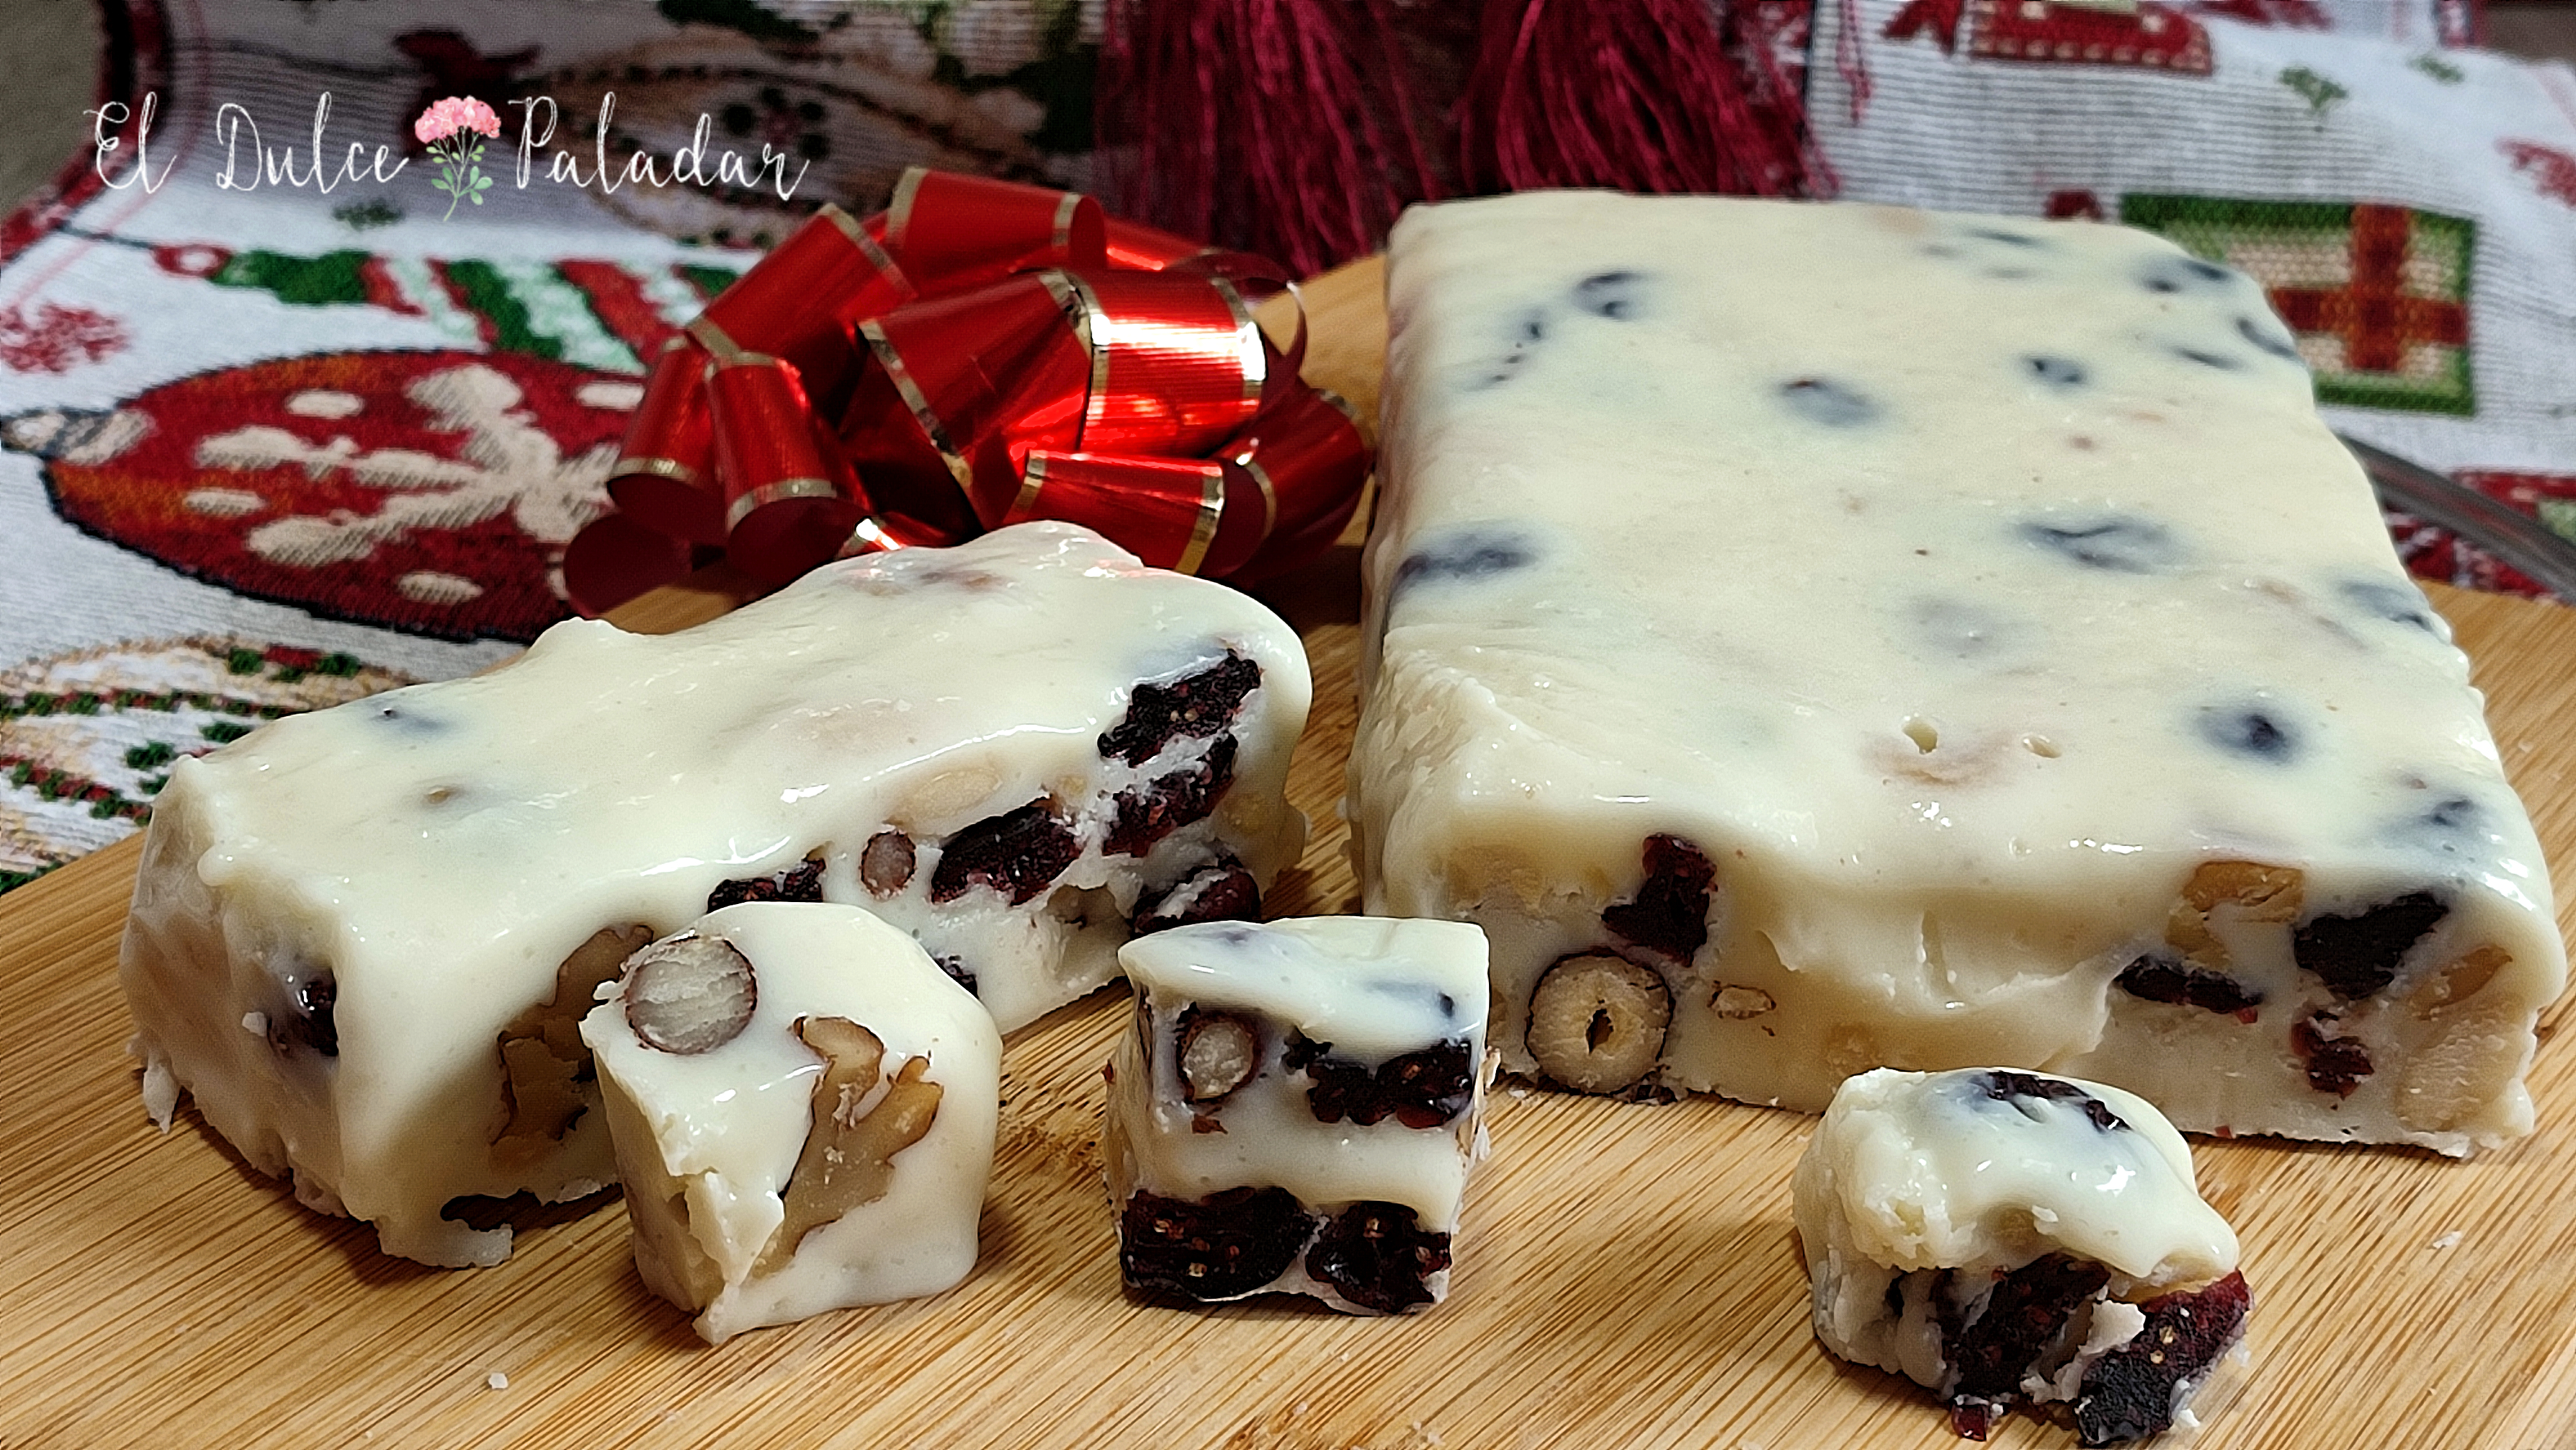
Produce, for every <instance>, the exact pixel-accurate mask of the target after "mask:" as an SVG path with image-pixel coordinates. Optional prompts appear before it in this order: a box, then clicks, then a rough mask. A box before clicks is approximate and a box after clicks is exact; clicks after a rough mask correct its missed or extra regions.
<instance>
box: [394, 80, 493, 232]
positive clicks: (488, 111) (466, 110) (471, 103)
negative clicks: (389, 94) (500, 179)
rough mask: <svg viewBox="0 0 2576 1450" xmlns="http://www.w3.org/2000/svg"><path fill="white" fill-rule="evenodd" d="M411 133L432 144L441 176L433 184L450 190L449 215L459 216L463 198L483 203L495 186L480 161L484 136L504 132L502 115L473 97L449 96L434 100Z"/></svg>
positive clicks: (433, 156)
mask: <svg viewBox="0 0 2576 1450" xmlns="http://www.w3.org/2000/svg"><path fill="white" fill-rule="evenodd" d="M411 133H412V134H413V135H414V136H417V137H419V138H420V139H421V140H423V141H426V142H428V143H429V155H430V159H431V160H433V161H436V162H437V163H438V179H437V180H436V181H433V182H431V183H430V185H432V186H434V187H437V188H438V189H439V190H441V191H443V192H446V193H447V196H448V202H447V215H448V216H449V217H452V216H454V215H456V204H457V203H458V202H460V201H471V202H473V203H474V204H475V205H476V206H481V205H482V204H483V193H484V192H485V191H487V190H489V189H491V186H492V178H490V177H488V176H485V175H484V174H483V168H482V167H481V166H480V165H479V164H478V163H479V162H481V161H482V159H483V138H484V137H486V136H498V135H500V134H501V118H500V117H499V116H497V115H494V114H493V113H492V108H491V107H490V106H487V105H485V104H483V103H482V102H481V101H478V100H476V99H475V98H473V97H472V96H449V97H447V98H446V99H445V100H442V101H433V102H431V103H430V107H429V109H428V110H425V111H423V112H421V113H420V118H419V119H418V120H416V121H414V122H412V123H411ZM442 143H444V144H442ZM440 220H442V221H444V220H446V218H445V217H442V218H440Z"/></svg>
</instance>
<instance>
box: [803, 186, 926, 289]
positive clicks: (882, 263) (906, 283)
mask: <svg viewBox="0 0 2576 1450" xmlns="http://www.w3.org/2000/svg"><path fill="white" fill-rule="evenodd" d="M919 169H920V168H918V167H915V168H914V170H919ZM816 215H817V216H824V217H829V218H830V219H831V222H832V225H834V226H836V227H839V228H840V229H841V235H842V236H845V237H848V238H849V239H850V245H851V246H853V247H856V248H858V250H859V255H860V256H862V257H865V258H867V259H868V265H869V266H871V267H874V268H876V269H877V271H879V272H881V273H883V274H884V275H885V279H886V280H887V281H889V282H892V283H893V284H894V285H895V286H896V287H897V288H899V289H901V291H902V292H903V295H904V296H906V297H918V296H920V295H921V292H920V289H918V288H916V287H914V286H913V285H912V279H911V278H910V277H907V276H905V275H903V268H902V267H900V266H897V265H896V264H895V260H894V256H893V254H892V253H890V252H888V251H887V250H886V249H885V248H884V247H881V246H879V245H877V239H876V238H874V237H872V236H869V235H868V229H867V228H866V227H865V226H862V225H861V224H860V222H859V219H858V218H857V217H854V216H852V215H850V214H849V213H848V212H845V211H843V210H841V209H840V208H839V207H837V206H834V205H832V204H831V203H830V202H828V201H827V202H825V203H823V209H822V210H821V211H820V212H817V213H816Z"/></svg>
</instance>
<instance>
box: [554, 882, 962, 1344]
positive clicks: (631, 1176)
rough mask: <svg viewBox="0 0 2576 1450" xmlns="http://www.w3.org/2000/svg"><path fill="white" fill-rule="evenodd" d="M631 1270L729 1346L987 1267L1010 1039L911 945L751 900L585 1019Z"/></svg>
mask: <svg viewBox="0 0 2576 1450" xmlns="http://www.w3.org/2000/svg"><path fill="white" fill-rule="evenodd" d="M581 1035H582V1039H583V1041H584V1042H586V1043H588V1044H589V1046H590V1049H591V1051H592V1053H593V1054H594V1055H595V1059H596V1061H597V1063H598V1068H599V1083H600V1090H601V1095H602V1097H603V1098H604V1099H605V1102H606V1106H607V1117H608V1127H609V1130H610V1136H611V1138H612V1140H613V1141H614V1143H615V1145H616V1152H617V1173H618V1177H619V1179H620V1180H622V1181H623V1182H624V1183H625V1185H626V1211H627V1216H628V1218H629V1219H630V1220H631V1221H632V1223H633V1225H634V1231H635V1238H634V1243H635V1265H636V1268H637V1269H638V1270H639V1271H640V1272H641V1273H642V1274H643V1277H644V1282H645V1284H646V1285H647V1286H648V1287H650V1288H651V1289H652V1290H653V1292H654V1293H656V1294H659V1295H661V1296H662V1297H663V1298H665V1299H668V1300H670V1301H671V1302H672V1303H674V1304H676V1305H679V1306H680V1307H681V1308H682V1309H685V1310H688V1311H691V1312H692V1313H695V1314H696V1315H697V1330H698V1333H699V1334H700V1335H702V1336H704V1337H705V1338H706V1339H707V1340H708V1342H710V1343H714V1344H722V1343H723V1342H724V1341H725V1340H726V1339H728V1338H730V1337H732V1336H733V1335H735V1334H738V1333H740V1332H742V1331H743V1330H746V1329H754V1328H758V1327H760V1326H762V1325H765V1324H786V1323H791V1322H793V1321H795V1320H799V1319H804V1318H807V1317H809V1316H812V1315H815V1314H820V1313H822V1312H824V1311H825V1310H829V1309H842V1308H848V1307H851V1306H853V1305H859V1304H879V1303H884V1302H887V1301H889V1300H894V1299H910V1298H917V1297H919V1296H922V1295H926V1294H936V1293H938V1292H940V1291H941V1290H943V1289H947V1288H949V1287H951V1286H952V1285H954V1284H956V1283H957V1282H958V1281H959V1280H961V1279H963V1278H965V1277H966V1275H967V1273H968V1272H969V1271H971V1270H972V1269H973V1268H974V1267H975V1250H976V1242H977V1227H978V1219H979V1217H980V1216H981V1214H982V1211H983V1205H984V1187H985V1180H986V1178H987V1177H988V1176H989V1175H990V1173H991V1171H992V1166H993V1135H994V1131H995V1125H996V1122H997V1119H998V1115H999V1103H1000V1095H1001V1051H1002V1046H1001V1037H1000V1034H999V1033H997V1032H995V1031H994V1028H993V1020H992V1017H991V1015H990V1014H989V1013H987V1012H985V1010H984V1009H983V1008H982V1007H981V1006H979V1005H977V1003H976V1001H975V999H974V998H973V997H972V996H970V995H968V993H967V992H966V990H965V989H964V988H963V987H960V986H959V985H957V984H956V983H955V982H954V981H952V980H950V979H949V977H948V976H947V975H946V974H945V973H943V972H942V971H940V969H939V966H938V964H937V963H935V962H933V961H932V960H931V959H930V955H929V953H927V952H925V951H923V950H922V948H921V945H920V943H918V942H916V941H914V940H913V939H912V938H911V937H910V936H908V935H906V934H905V933H904V932H902V931H901V930H899V929H897V928H895V927H893V926H890V925H888V924H886V923H885V922H883V921H881V920H879V919H878V918H876V917H875V916H873V915H871V914H870V913H868V912H867V911H865V910H862V909H861V908H858V907H855V906H832V905H822V904H807V903H795V902H749V903H745V904H742V905H738V906H729V907H726V908H724V909H722V910H720V911H714V912H710V913H708V914H707V916H706V917H704V918H703V919H701V920H700V921H699V922H698V923H697V924H696V925H694V926H692V927H690V928H689V929H688V930H686V931H684V932H680V933H678V934H676V935H673V936H669V937H665V938H663V939H662V940H660V941H658V942H654V943H653V944H651V945H650V946H647V947H645V948H644V949H643V950H641V951H638V952H637V953H635V955H634V956H632V957H630V958H628V959H627V961H626V966H625V974H624V976H623V977H622V978H621V979H620V980H619V982H618V983H617V985H616V986H615V987H614V988H613V989H612V990H611V991H610V993H609V995H608V997H607V1000H605V1001H604V1002H602V1003H601V1004H600V1005H599V1006H598V1007H596V1008H594V1009H592V1011H591V1013H590V1015H589V1016H587V1017H585V1018H583V1019H582V1023H581Z"/></svg>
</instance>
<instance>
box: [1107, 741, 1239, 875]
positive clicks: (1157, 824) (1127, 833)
mask: <svg viewBox="0 0 2576 1450" xmlns="http://www.w3.org/2000/svg"><path fill="white" fill-rule="evenodd" d="M1234 750H1235V746H1234V737H1233V736H1231V735H1220V736H1218V737H1217V738H1216V739H1215V740H1213V741H1211V742H1209V744H1208V749H1207V754H1206V756H1204V757H1203V758H1201V759H1200V760H1198V761H1196V762H1195V763H1193V764H1190V765H1185V766H1182V767H1181V768H1180V769H1178V770H1175V771H1172V772H1170V773H1168V774H1166V775H1162V776H1158V777H1156V778H1155V779H1153V780H1150V781H1148V782H1146V783H1145V784H1143V785H1140V786H1136V787H1134V788H1133V789H1129V790H1122V791H1120V792H1119V793H1118V795H1117V797H1116V799H1115V800H1114V801H1113V802H1112V803H1111V806H1112V813H1111V819H1110V822H1109V834H1108V838H1107V839H1106V840H1104V841H1103V842H1102V843H1101V848H1100V849H1101V850H1102V851H1103V852H1105V853H1106V854H1108V855H1112V856H1142V855H1144V854H1145V853H1146V852H1148V851H1151V850H1152V849H1154V843H1155V842H1157V841H1160V840H1161V839H1163V838H1164V837H1165V836H1168V835H1170V834H1171V833H1172V832H1174V831H1177V830H1179V829H1180V828H1181V827H1183V826H1186V825H1189V824H1191V823H1192V822H1194V821H1204V820H1206V819H1207V818H1208V817H1209V816H1210V815H1212V814H1214V813H1215V811H1216V803H1217V801H1218V799H1219V798H1221V797H1222V796H1224V794H1225V788H1226V787H1227V786H1230V785H1232V784H1234Z"/></svg>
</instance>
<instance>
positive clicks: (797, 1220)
mask: <svg viewBox="0 0 2576 1450" xmlns="http://www.w3.org/2000/svg"><path fill="white" fill-rule="evenodd" d="M796 1035H797V1037H798V1038H799V1039H801V1040H802V1041H803V1042H804V1044H805V1045H806V1046H807V1047H810V1048H812V1049H814V1050H815V1051H816V1052H818V1053H821V1054H822V1055H823V1075H822V1076H821V1077H820V1078H817V1079H816V1080H815V1083H814V1126H813V1127H812V1128H810V1129H808V1130H807V1131H806V1134H805V1151H804V1152H803V1153H802V1154H800V1155H799V1156H798V1157H797V1159H796V1170H795V1171H794V1172H793V1173H791V1174H789V1175H788V1178H787V1190H786V1192H785V1193H784V1194H783V1195H782V1197H783V1198H784V1199H785V1204H786V1209H787V1216H786V1220H785V1221H784V1222H782V1223H781V1224H780V1225H779V1226H778V1231H777V1232H776V1233H775V1234H773V1235H771V1236H770V1240H769V1243H768V1245H767V1246H766V1247H765V1248H763V1249H762V1250H761V1252H760V1262H759V1263H758V1264H757V1265H756V1266H755V1267H754V1270H753V1272H755V1273H762V1274H765V1273H768V1272H770V1271H771V1270H773V1269H775V1268H777V1267H778V1266H779V1265H780V1264H782V1263H784V1262H786V1261H787V1260H788V1259H790V1258H793V1257H794V1256H795V1254H796V1246H797V1245H798V1244H800V1243H802V1242H804V1239H805V1235H807V1234H809V1233H811V1232H813V1231H814V1230H816V1229H818V1228H821V1227H822V1226H824V1225H825V1224H828V1223H835V1222H838V1221H839V1220H840V1218H841V1216H842V1215H843V1214H846V1213H848V1212H849V1211H850V1210H852V1209H854V1208H858V1207H860V1206H862V1205H864V1204H870V1203H874V1202H876V1201H877V1200H878V1199H880V1198H883V1197H885V1196H886V1192H887V1190H888V1189H891V1188H892V1187H893V1186H894V1161H893V1160H894V1155H895V1154H897V1153H900V1152H902V1151H903V1150H904V1149H906V1148H909V1147H911V1146H912V1145H913V1144H915V1143H918V1142H920V1141H921V1140H922V1137H923V1135H925V1134H927V1133H928V1132H929V1131H930V1124H931V1121H932V1119H934V1118H936V1117H937V1116H938V1114H939V1099H940V1096H941V1093H942V1091H943V1090H942V1089H941V1087H940V1086H939V1084H937V1083H935V1082H926V1081H924V1080H923V1075H924V1074H926V1073H927V1072H929V1070H930V1059H929V1058H927V1057H914V1058H907V1059H905V1060H904V1062H903V1064H902V1065H901V1066H900V1067H899V1068H898V1069H897V1070H896V1071H895V1072H894V1074H893V1076H892V1077H891V1079H889V1080H888V1081H887V1082H886V1084H885V1093H884V1094H883V1096H881V1097H879V1098H878V1099H877V1101H876V1103H875V1105H874V1106H872V1107H869V1108H868V1109H867V1110H866V1111H865V1112H862V1111H860V1104H862V1103H864V1102H866V1101H867V1099H868V1096H869V1094H870V1093H872V1092H873V1091H875V1089H876V1086H877V1081H878V1077H877V1069H878V1068H879V1067H880V1066H882V1065H883V1064H884V1061H885V1041H884V1039H882V1038H880V1037H878V1036H877V1035H876V1034H875V1033H874V1032H871V1031H869V1030H868V1029H867V1028H865V1027H862V1026H860V1025H859V1024H858V1023H856V1022H853V1021H851V1020H850V1019H849V1018H847V1017H799V1018H797V1019H796Z"/></svg>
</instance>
